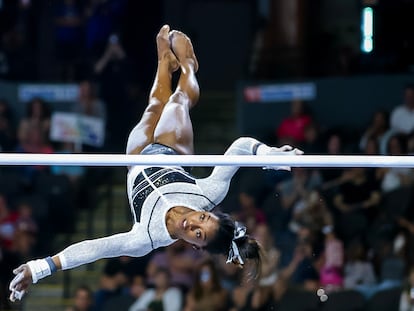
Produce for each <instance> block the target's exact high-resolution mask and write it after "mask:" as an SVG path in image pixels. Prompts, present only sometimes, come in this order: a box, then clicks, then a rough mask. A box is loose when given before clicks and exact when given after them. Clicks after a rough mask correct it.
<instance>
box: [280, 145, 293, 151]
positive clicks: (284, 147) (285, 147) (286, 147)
mask: <svg viewBox="0 0 414 311" xmlns="http://www.w3.org/2000/svg"><path fill="white" fill-rule="evenodd" d="M292 149H293V147H292V146H290V145H283V146H282V147H280V150H281V151H291V150H292Z"/></svg>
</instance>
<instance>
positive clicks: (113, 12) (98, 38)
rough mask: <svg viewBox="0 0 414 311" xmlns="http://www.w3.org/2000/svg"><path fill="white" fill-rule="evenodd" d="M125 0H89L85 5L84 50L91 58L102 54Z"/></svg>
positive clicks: (115, 27) (119, 16)
mask: <svg viewBox="0 0 414 311" xmlns="http://www.w3.org/2000/svg"><path fill="white" fill-rule="evenodd" d="M125 4H126V1H125V0H107V1H101V0H90V1H89V4H88V5H87V6H86V10H85V18H86V24H85V29H86V50H87V53H88V55H89V57H90V58H91V59H92V60H96V59H97V58H98V57H99V56H100V55H102V53H103V51H104V49H105V46H106V43H107V41H108V38H109V36H110V34H111V33H114V32H115V31H116V30H117V29H118V22H119V19H120V18H121V16H122V14H123V12H124V9H125Z"/></svg>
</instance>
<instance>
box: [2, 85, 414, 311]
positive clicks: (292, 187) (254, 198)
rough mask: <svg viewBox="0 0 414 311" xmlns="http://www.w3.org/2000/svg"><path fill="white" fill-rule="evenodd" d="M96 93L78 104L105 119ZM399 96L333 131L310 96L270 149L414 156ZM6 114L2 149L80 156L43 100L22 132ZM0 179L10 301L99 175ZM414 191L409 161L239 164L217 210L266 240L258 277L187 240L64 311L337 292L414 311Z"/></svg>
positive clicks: (411, 123) (129, 265) (242, 302)
mask: <svg viewBox="0 0 414 311" xmlns="http://www.w3.org/2000/svg"><path fill="white" fill-rule="evenodd" d="M91 89H92V87H91V85H90V81H83V82H82V83H81V85H80V90H81V91H80V92H79V96H80V98H79V102H76V103H73V109H74V111H77V113H80V114H94V115H96V116H98V117H101V118H106V117H107V115H106V113H105V109H104V108H103V107H105V106H104V105H105V103H104V102H103V101H102V100H100V99H99V95H97V94H95V95H94V96H88V94H89V95H90V90H91ZM403 95H404V96H403V98H404V99H403V102H402V103H400V104H399V103H397V104H396V105H395V107H394V109H392V110H391V111H386V110H381V109H378V110H377V111H374V112H373V115H372V121H371V123H370V124H368V125H367V127H366V128H365V129H362V130H361V131H360V133H359V136H353V135H349V134H348V135H347V131H346V129H342V130H340V129H325V128H324V127H323V125H322V124H319V123H318V119H317V116H315V115H313V114H312V112H311V111H310V109H309V107H307V104H308V103H305V102H301V101H297V100H295V101H292V103H291V107H292V110H291V114H290V115H288V116H286V117H285V118H284V119H283V121H282V122H280V124H278V125H277V126H276V127H275V132H274V145H283V144H286V143H288V144H291V145H294V146H297V147H299V148H301V149H303V150H304V152H305V153H306V154H326V155H343V154H354V155H361V156H362V155H384V156H387V155H399V156H407V155H412V154H413V146H414V143H413V142H414V135H413V128H414V86H412V85H406V86H405V88H404V90H403ZM85 98H87V99H89V100H85ZM91 98H92V99H91ZM82 102H89V104H83V105H82ZM92 102H93V103H92ZM0 112H1V118H0V120H1V122H0V125H1V131H0V146H1V150H3V151H11V152H40V153H53V152H73V151H74V146H73V144H70V143H64V144H62V143H56V142H53V141H50V139H49V131H50V115H51V113H52V111H51V109H50V107H49V106H48V105H47V103H46V102H44V101H43V100H41V99H39V98H35V99H33V100H32V101H30V102H29V103H27V114H26V115H25V116H24V117H23V118H21V119H20V120H19V122H16V127H13V126H10V125H11V124H13V122H10V119H9V117H10V115H12V111H11V109H10V107H9V106H8V105H7V102H5V101H2V102H1V105H0ZM84 147H85V148H86V150H92V151H99V150H97V149H95V150H94V149H93V147H90V146H84ZM88 148H92V149H88ZM0 173H1V174H2V175H1V178H0V181H1V187H0V189H1V195H0V242H1V256H0V258H1V260H0V270H1V273H0V275H1V280H0V283H1V284H2V285H3V286H2V291H3V293H2V294H1V296H2V297H6V296H7V295H6V294H7V288H6V287H5V285H6V284H7V283H8V281H9V279H10V277H11V276H10V273H11V270H12V268H13V267H15V266H16V265H18V264H19V263H20V262H23V261H25V260H26V259H27V258H33V256H36V255H43V254H44V253H50V248H51V245H52V244H51V243H53V236H55V234H56V233H62V232H72V230H73V227H72V226H73V223H74V221H75V218H76V217H75V216H76V213H77V209H78V208H93V205H94V204H95V202H94V198H93V197H92V198H91V194H90V190H91V189H90V187H85V186H84V185H85V184H97V183H98V182H99V181H100V182H102V180H101V177H98V178H97V177H96V176H95V177H93V176H92V177H91V176H90V173H88V170H87V169H86V168H83V167H54V166H52V167H44V166H27V167H16V168H5V167H3V168H1V172H0ZM413 187H414V172H413V169H411V168H390V167H372V168H360V167H350V168H292V171H291V172H286V171H271V170H268V171H267V170H266V171H263V170H261V169H255V168H242V169H240V170H239V172H238V173H237V174H236V176H235V178H234V183H233V186H232V189H231V191H230V192H231V193H230V195H229V197H230V198H229V199H226V200H225V201H224V202H223V204H222V205H221V206H220V207H219V208H221V209H222V210H223V211H225V212H228V213H231V214H232V215H233V216H234V218H235V219H237V220H239V221H241V222H243V223H245V224H246V225H247V228H248V231H249V233H250V234H251V235H253V236H254V237H255V238H257V239H258V241H259V242H260V243H261V245H262V247H263V250H264V254H265V256H264V257H263V264H262V266H261V268H260V269H261V271H260V277H259V278H258V279H253V278H252V274H251V273H249V269H243V270H241V269H239V268H238V267H235V266H234V265H227V264H225V261H226V258H225V256H218V257H217V256H210V255H208V254H207V253H205V252H203V251H200V250H195V249H193V248H192V247H191V245H189V244H187V243H185V242H177V243H175V244H173V245H172V246H170V247H167V248H164V249H160V250H157V251H155V252H153V253H150V254H148V255H147V256H145V257H142V258H130V257H121V258H113V259H110V260H107V261H106V263H105V268H104V270H103V271H102V274H101V277H100V280H99V282H98V283H97V284H79V286H78V287H77V288H76V291H75V293H74V298H73V306H72V309H70V308H69V309H68V310H113V309H114V308H115V307H114V306H116V307H117V308H118V309H119V310H121V309H122V310H136V311H137V310H152V311H153V310H185V311H191V310H231V311H239V310H272V308H280V309H282V310H283V308H289V307H288V306H290V307H291V306H292V303H297V304H298V305H297V306H296V308H297V309H298V310H300V308H301V305H300V304H299V303H300V302H303V303H304V304H307V306H309V305H310V306H314V308H313V309H315V310H319V309H321V308H323V307H324V306H327V305H328V302H335V301H337V303H340V302H338V301H339V300H335V297H336V296H335V295H340V294H346V295H345V296H344V297H345V298H343V299H346V300H350V299H351V298H350V297H353V298H352V299H351V300H350V301H353V302H355V303H359V304H360V305H358V307H361V306H362V305H364V306H366V305H373V306H378V304H380V305H384V306H389V305H392V304H394V305H396V304H397V305H399V306H400V307H401V310H404V311H405V310H411V308H412V306H413V302H414V299H413V296H412V292H411V289H412V288H414V278H413V275H414V274H413V270H414V269H413V267H414V252H413V249H414V247H413V246H414V214H413V212H412V211H413V210H414V206H413V205H414V201H413V196H412V193H413ZM85 189H87V191H85ZM22 193H23V194H24V195H22ZM74 207H75V208H74ZM71 219H72V221H71ZM76 283H78V281H76ZM321 290H322V291H321ZM321 293H322V294H321ZM306 295H308V296H306ZM347 295H351V296H347ZM352 295H353V296H352ZM325 296H326V297H328V298H324V297H325ZM299 297H302V298H303V299H302V298H299ZM337 297H342V296H337ZM357 298H358V299H357ZM380 298H381V299H382V300H381V302H380V303H379V302H378V301H377V300H378V299H380ZM326 299H327V300H326ZM338 299H339V298H338ZM4 303H5V302H4ZM348 307H349V308H350V309H349V310H352V308H351V307H352V306H348ZM355 308H357V307H355Z"/></svg>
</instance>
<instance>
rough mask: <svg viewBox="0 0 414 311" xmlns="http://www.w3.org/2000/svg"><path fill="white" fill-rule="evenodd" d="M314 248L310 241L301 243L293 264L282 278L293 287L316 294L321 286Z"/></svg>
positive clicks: (283, 273) (285, 270) (297, 248)
mask: <svg viewBox="0 0 414 311" xmlns="http://www.w3.org/2000/svg"><path fill="white" fill-rule="evenodd" d="M314 255H315V254H314V247H313V245H312V243H311V242H310V241H308V240H306V239H305V240H302V241H299V242H298V244H297V246H296V250H295V255H294V257H293V259H292V262H291V264H289V266H287V267H286V268H285V269H284V270H283V272H282V276H283V277H284V278H287V276H290V277H289V278H288V279H289V280H290V284H291V285H292V286H297V287H299V288H303V289H304V290H309V291H313V292H316V290H317V289H318V288H319V286H320V282H319V272H318V269H317V265H316V259H317V258H315V256H314Z"/></svg>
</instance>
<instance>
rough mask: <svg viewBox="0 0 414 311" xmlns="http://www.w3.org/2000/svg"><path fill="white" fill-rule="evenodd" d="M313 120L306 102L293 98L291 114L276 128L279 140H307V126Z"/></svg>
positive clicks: (298, 141)
mask: <svg viewBox="0 0 414 311" xmlns="http://www.w3.org/2000/svg"><path fill="white" fill-rule="evenodd" d="M311 121H312V116H311V114H310V113H309V112H308V111H307V107H306V105H305V103H304V102H303V101H301V100H297V99H296V100H293V101H292V103H291V113H290V116H288V117H286V118H284V119H283V120H282V122H281V123H280V125H279V126H278V127H277V129H276V137H277V139H278V141H285V140H293V141H294V142H296V143H295V144H297V143H301V142H303V141H304V140H305V127H306V125H308V124H309V123H310V122H311Z"/></svg>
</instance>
